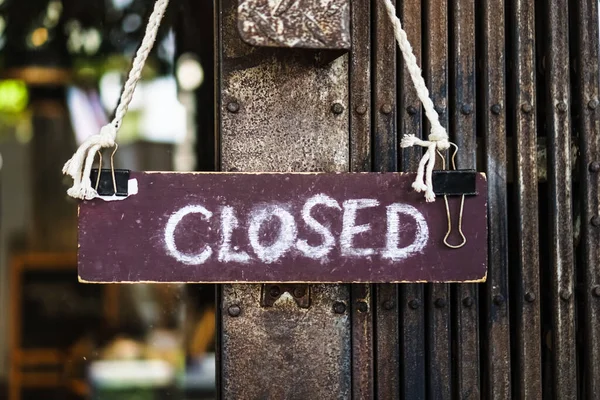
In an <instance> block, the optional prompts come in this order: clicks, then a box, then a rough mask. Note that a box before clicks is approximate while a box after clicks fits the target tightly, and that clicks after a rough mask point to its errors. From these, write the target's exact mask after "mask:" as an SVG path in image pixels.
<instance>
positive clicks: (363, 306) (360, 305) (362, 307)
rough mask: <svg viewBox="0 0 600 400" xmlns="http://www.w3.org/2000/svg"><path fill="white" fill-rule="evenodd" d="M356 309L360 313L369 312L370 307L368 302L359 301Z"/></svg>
mask: <svg viewBox="0 0 600 400" xmlns="http://www.w3.org/2000/svg"><path fill="white" fill-rule="evenodd" d="M356 308H357V309H358V311H360V312H367V311H368V310H369V305H368V304H367V302H366V301H359V302H358V303H357V304H356Z"/></svg>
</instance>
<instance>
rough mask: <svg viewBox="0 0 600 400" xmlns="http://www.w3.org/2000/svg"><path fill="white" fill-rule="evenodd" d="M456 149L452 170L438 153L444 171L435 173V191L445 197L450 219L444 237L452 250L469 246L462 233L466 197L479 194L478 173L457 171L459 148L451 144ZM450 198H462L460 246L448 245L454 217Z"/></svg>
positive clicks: (459, 223)
mask: <svg viewBox="0 0 600 400" xmlns="http://www.w3.org/2000/svg"><path fill="white" fill-rule="evenodd" d="M450 144H451V145H452V146H453V147H454V152H453V153H452V159H451V160H452V170H446V159H445V157H444V156H443V155H442V154H441V153H440V152H439V151H438V152H437V153H438V155H439V156H440V158H441V159H442V170H438V171H433V176H432V178H433V191H434V193H435V194H436V195H441V196H444V203H445V205H446V217H447V219H448V231H447V232H446V236H444V244H445V245H446V246H447V247H449V248H451V249H460V248H461V247H463V246H464V245H465V244H467V238H466V237H465V235H464V233H463V231H462V220H463V211H464V206H465V196H469V195H470V196H473V195H476V194H477V189H476V179H477V172H476V171H475V170H473V169H468V170H457V169H456V163H455V158H456V153H457V152H458V146H456V145H455V144H454V143H450ZM448 196H461V201H460V213H459V216H458V233H459V234H460V236H461V238H462V242H460V243H459V244H450V243H448V237H450V234H451V233H452V216H451V213H450V206H449V204H448Z"/></svg>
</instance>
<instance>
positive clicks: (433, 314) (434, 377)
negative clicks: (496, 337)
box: [423, 0, 453, 400]
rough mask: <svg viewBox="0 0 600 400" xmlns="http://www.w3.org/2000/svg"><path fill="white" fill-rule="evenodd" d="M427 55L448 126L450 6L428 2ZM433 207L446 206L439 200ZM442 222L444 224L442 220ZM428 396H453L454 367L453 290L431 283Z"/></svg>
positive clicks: (434, 89)
mask: <svg viewBox="0 0 600 400" xmlns="http://www.w3.org/2000/svg"><path fill="white" fill-rule="evenodd" d="M424 10H425V31H424V52H425V57H424V59H425V65H424V68H423V69H424V71H425V77H426V81H427V86H428V88H429V91H430V93H431V97H432V100H433V104H434V106H435V108H436V110H437V112H438V113H439V115H440V122H441V123H442V124H443V125H444V126H446V127H447V126H448V110H447V108H448V103H447V102H448V98H447V96H448V3H447V1H446V0H426V1H425V3H424ZM432 207H443V204H442V201H440V199H438V201H437V202H436V203H435V204H433V205H432ZM440 223H441V221H440ZM427 289H428V290H427V295H426V296H427V300H426V303H427V307H428V314H427V341H428V343H429V349H428V352H427V353H428V367H429V371H428V373H427V376H428V392H429V393H428V397H430V398H435V399H440V400H443V399H450V398H451V397H452V384H453V382H452V364H451V343H450V340H451V338H450V335H451V329H450V326H451V325H450V308H451V305H450V290H449V289H450V288H449V285H448V284H432V285H429V286H428V288H427Z"/></svg>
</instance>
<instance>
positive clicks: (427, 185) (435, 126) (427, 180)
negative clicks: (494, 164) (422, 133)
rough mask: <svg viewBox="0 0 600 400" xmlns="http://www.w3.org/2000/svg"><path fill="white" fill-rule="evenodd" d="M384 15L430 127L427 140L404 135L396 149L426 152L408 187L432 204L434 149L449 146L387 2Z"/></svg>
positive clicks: (402, 34)
mask: <svg viewBox="0 0 600 400" xmlns="http://www.w3.org/2000/svg"><path fill="white" fill-rule="evenodd" d="M383 3H384V4H385V8H386V10H387V13H388V16H389V17H390V21H391V23H392V27H393V28H394V36H396V41H397V42H398V47H400V51H401V52H402V57H403V58H404V64H405V65H406V68H407V69H408V72H409V74H410V77H411V79H412V81H413V84H414V86H415V89H416V90H417V96H419V100H421V103H423V108H424V109H425V115H426V116H427V118H428V119H429V123H430V125H431V133H430V134H429V136H428V139H429V140H421V139H419V138H417V137H416V136H414V135H404V137H403V138H402V141H401V142H400V146H401V147H402V148H406V147H411V146H421V147H425V148H427V151H426V152H425V154H424V155H423V157H422V158H421V162H420V163H419V169H418V170H417V178H416V179H415V181H414V182H413V184H412V187H413V189H415V190H416V191H417V192H422V191H425V200H426V201H428V202H432V201H435V193H433V183H432V174H433V166H434V165H435V154H436V149H439V150H447V149H448V148H449V147H450V142H449V141H448V133H447V132H446V129H445V128H444V127H443V126H442V124H441V123H440V118H439V115H438V113H437V111H435V108H434V107H433V101H431V98H430V97H429V90H427V86H425V80H424V79H423V75H422V72H421V68H420V67H419V65H418V64H417V58H416V57H415V55H414V54H413V49H412V46H411V45H410V43H409V41H408V37H407V36H406V32H405V31H404V29H402V24H401V23H400V20H399V19H398V17H396V8H395V7H394V5H393V4H392V2H391V0H383Z"/></svg>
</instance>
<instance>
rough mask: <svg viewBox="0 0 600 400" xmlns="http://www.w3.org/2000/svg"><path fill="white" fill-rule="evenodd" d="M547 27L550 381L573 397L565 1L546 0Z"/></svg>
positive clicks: (566, 396) (574, 366) (559, 394)
mask: <svg viewBox="0 0 600 400" xmlns="http://www.w3.org/2000/svg"><path fill="white" fill-rule="evenodd" d="M544 11H545V12H544V15H545V16H546V17H547V22H546V24H545V27H546V35H545V36H546V38H547V40H546V45H547V47H546V49H545V55H546V56H545V58H546V63H545V65H546V74H545V78H546V93H547V95H546V96H547V97H546V104H545V105H546V118H547V122H546V123H547V136H548V208H549V244H550V246H549V247H550V248H549V249H548V250H549V256H550V257H549V261H550V265H549V267H550V288H549V291H550V294H551V305H552V326H551V329H552V344H551V346H552V354H553V357H552V379H551V381H552V385H553V395H554V396H555V397H556V398H560V399H574V398H577V357H576V347H575V294H574V290H575V286H574V281H575V266H574V258H573V239H572V238H573V224H572V220H571V219H572V218H571V216H572V198H571V195H572V194H571V191H572V188H571V185H572V179H571V156H570V155H571V152H570V148H571V118H570V115H569V114H570V87H569V86H570V85H569V80H570V75H569V20H568V18H567V17H566V16H567V15H568V1H567V0H551V1H550V2H549V3H548V7H547V8H546V9H545V10H544Z"/></svg>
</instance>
